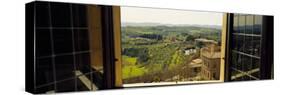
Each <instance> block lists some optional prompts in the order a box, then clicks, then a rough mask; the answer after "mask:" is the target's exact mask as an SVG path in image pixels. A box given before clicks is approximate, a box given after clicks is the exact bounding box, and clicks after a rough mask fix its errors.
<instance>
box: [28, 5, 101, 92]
mask: <svg viewBox="0 0 281 95" xmlns="http://www.w3.org/2000/svg"><path fill="white" fill-rule="evenodd" d="M26 11H27V13H28V16H27V22H28V23H27V31H26V34H27V37H26V38H27V44H29V45H30V46H33V45H34V47H32V48H29V47H28V48H27V51H29V52H34V53H33V54H34V55H33V56H32V59H33V60H29V59H28V60H27V62H26V64H27V66H30V67H28V68H29V70H34V71H30V72H29V73H27V74H29V75H30V74H31V73H34V76H32V77H34V78H33V79H29V78H27V81H32V84H33V85H32V86H30V87H28V88H27V89H33V90H31V92H33V93H53V92H69V91H90V90H97V89H98V88H102V87H103V84H102V81H103V62H102V60H103V55H102V44H101V43H102V38H101V36H102V35H101V34H102V32H101V24H100V23H101V19H100V17H101V12H100V11H101V8H100V7H99V6H96V5H89V6H87V5H83V4H70V3H57V2H43V1H35V2H31V3H28V4H27V9H26ZM88 17H89V18H88ZM32 21H33V22H32ZM31 38H33V39H31ZM31 49H33V50H31ZM27 57H28V58H29V57H30V56H27ZM31 63H33V64H31ZM33 66H35V68H33ZM31 67H32V68H31ZM29 83H31V82H29Z"/></svg>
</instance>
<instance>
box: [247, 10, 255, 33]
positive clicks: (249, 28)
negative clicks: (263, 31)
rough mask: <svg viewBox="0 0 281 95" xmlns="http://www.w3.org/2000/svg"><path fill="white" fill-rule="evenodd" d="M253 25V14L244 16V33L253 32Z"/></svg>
mask: <svg viewBox="0 0 281 95" xmlns="http://www.w3.org/2000/svg"><path fill="white" fill-rule="evenodd" d="M253 25H254V16H253V15H247V16H246V31H245V33H246V34H253Z"/></svg>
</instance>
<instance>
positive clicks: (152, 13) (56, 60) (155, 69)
mask: <svg viewBox="0 0 281 95" xmlns="http://www.w3.org/2000/svg"><path fill="white" fill-rule="evenodd" d="M262 79H273V16H266V15H253V14H238V13H234V14H233V13H217V12H201V11H185V10H170V9H157V8H141V7H120V6H105V5H93V4H74V3H59V2H46V1H35V2H31V3H28V4H26V91H28V92H31V93H40V94H41V93H54V92H73V91H96V90H102V89H114V88H127V87H141V86H142V87H143V86H163V85H178V84H196V83H197V84H200V83H217V82H227V81H244V80H262Z"/></svg>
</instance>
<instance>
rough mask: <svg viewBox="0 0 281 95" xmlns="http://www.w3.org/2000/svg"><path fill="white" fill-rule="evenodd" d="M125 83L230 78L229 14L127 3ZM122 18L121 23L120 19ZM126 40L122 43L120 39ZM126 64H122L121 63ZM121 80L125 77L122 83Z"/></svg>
mask: <svg viewBox="0 0 281 95" xmlns="http://www.w3.org/2000/svg"><path fill="white" fill-rule="evenodd" d="M120 9H121V10H120V11H121V12H120V13H121V14H120V15H121V20H119V19H118V22H114V24H117V25H120V24H121V25H120V26H119V27H120V29H119V30H118V32H116V31H114V32H116V34H117V35H116V36H115V37H116V38H115V40H116V41H118V43H115V45H117V46H115V48H116V49H119V48H120V49H119V50H117V51H118V52H119V54H118V55H117V57H116V58H118V60H121V62H120V61H119V62H120V63H117V65H118V68H117V69H116V71H117V72H118V73H117V74H118V75H116V77H118V80H119V82H120V84H119V85H118V86H121V87H138V86H156V85H175V84H194V83H213V82H223V81H224V61H221V60H223V58H224V54H225V53H224V51H225V46H224V45H222V43H225V42H224V41H223V40H224V39H225V34H226V33H223V32H226V29H224V27H225V26H223V23H226V22H223V21H226V19H225V20H224V15H223V13H216V12H196V11H183V10H169V9H155V8H138V7H121V8H120ZM119 21H120V22H119ZM119 41H120V42H119ZM120 65H121V66H120ZM120 80H121V81H120Z"/></svg>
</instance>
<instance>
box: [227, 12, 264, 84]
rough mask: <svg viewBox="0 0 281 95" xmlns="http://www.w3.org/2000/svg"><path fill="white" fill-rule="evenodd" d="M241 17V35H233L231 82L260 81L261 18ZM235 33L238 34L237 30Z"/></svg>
mask: <svg viewBox="0 0 281 95" xmlns="http://www.w3.org/2000/svg"><path fill="white" fill-rule="evenodd" d="M236 15H239V20H235V17H234V18H233V19H234V23H238V24H239V25H238V26H239V31H240V33H239V34H237V33H232V37H231V39H232V43H231V46H232V50H231V51H232V57H231V58H232V61H231V69H232V71H231V80H232V81H241V80H258V79H259V72H260V71H259V68H260V65H259V64H260V59H261V56H260V50H261V49H260V48H261V37H262V36H261V35H260V34H261V33H259V32H261V23H262V22H261V20H262V19H261V16H256V15H240V14H236ZM233 32H236V30H235V28H234V29H233Z"/></svg>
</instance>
